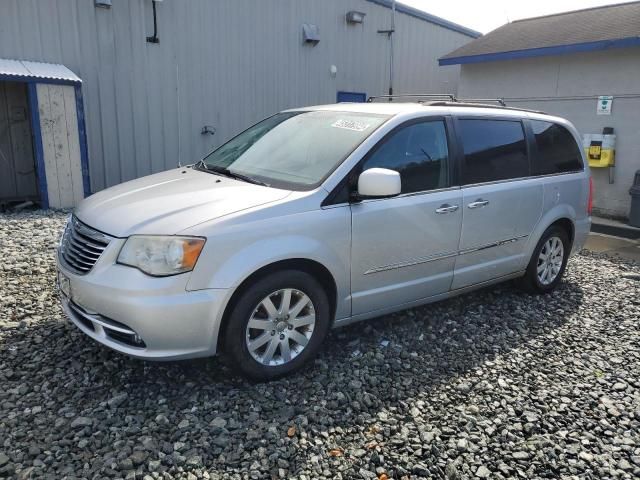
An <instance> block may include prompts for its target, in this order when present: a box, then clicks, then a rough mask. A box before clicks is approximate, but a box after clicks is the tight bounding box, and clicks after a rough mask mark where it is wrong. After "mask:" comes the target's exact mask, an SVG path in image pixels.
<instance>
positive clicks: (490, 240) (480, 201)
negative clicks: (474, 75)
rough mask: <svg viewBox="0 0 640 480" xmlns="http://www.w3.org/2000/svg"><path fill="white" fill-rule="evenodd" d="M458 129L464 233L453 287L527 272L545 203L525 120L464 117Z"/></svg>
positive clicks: (458, 121)
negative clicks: (534, 173) (533, 166)
mask: <svg viewBox="0 0 640 480" xmlns="http://www.w3.org/2000/svg"><path fill="white" fill-rule="evenodd" d="M456 131H457V134H458V138H459V141H460V144H461V147H462V149H463V155H462V164H461V166H460V170H461V183H462V186H463V188H462V208H461V209H462V233H461V236H460V245H459V254H458V256H457V258H456V264H455V271H454V278H453V284H452V289H458V288H463V287H466V286H470V285H474V284H478V283H482V282H486V281H488V280H491V279H495V278H500V277H504V276H505V275H509V274H512V273H515V272H518V271H521V270H523V269H524V268H525V266H526V264H527V263H528V258H525V255H526V248H525V247H526V245H527V239H528V237H529V235H530V234H531V233H532V232H533V230H534V228H535V226H536V224H537V223H538V220H539V219H540V216H541V213H542V203H543V184H542V182H541V181H540V180H539V179H534V178H531V177H530V175H531V169H530V164H529V147H528V144H527V141H526V137H525V130H524V125H523V123H522V121H521V120H520V119H508V118H505V119H502V118H500V119H496V118H482V117H472V118H459V119H457V122H456Z"/></svg>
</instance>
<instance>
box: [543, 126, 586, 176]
mask: <svg viewBox="0 0 640 480" xmlns="http://www.w3.org/2000/svg"><path fill="white" fill-rule="evenodd" d="M531 127H532V128H533V134H534V135H535V139H536V145H537V147H538V152H537V155H536V156H535V158H534V159H533V162H532V165H531V169H532V173H533V175H549V174H553V173H566V172H575V171H580V170H582V154H581V152H580V148H579V147H578V145H576V141H575V139H574V138H573V135H571V132H569V130H567V129H566V128H564V127H563V126H562V125H558V124H555V123H551V122H543V121H541V120H531Z"/></svg>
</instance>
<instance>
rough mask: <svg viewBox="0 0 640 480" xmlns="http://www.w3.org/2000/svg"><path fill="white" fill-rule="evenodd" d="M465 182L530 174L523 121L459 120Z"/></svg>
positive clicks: (503, 178) (479, 181)
mask: <svg viewBox="0 0 640 480" xmlns="http://www.w3.org/2000/svg"><path fill="white" fill-rule="evenodd" d="M459 125H460V137H461V139H462V147H463V150H464V164H463V169H462V180H463V183H464V184H465V185H469V184H474V183H484V182H493V181H496V180H507V179H509V178H522V177H527V176H529V161H528V159H527V144H526V141H525V137H524V130H523V128H522V123H521V122H519V121H515V120H482V119H473V120H460V122H459Z"/></svg>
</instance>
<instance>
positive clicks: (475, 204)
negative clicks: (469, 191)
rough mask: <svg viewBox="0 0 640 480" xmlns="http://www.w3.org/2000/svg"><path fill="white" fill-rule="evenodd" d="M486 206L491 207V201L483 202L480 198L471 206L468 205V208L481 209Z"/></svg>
mask: <svg viewBox="0 0 640 480" xmlns="http://www.w3.org/2000/svg"><path fill="white" fill-rule="evenodd" d="M486 205H489V200H482V199H481V198H479V199H478V200H476V201H475V202H471V203H470V204H469V205H467V207H469V208H480V207H484V206H486Z"/></svg>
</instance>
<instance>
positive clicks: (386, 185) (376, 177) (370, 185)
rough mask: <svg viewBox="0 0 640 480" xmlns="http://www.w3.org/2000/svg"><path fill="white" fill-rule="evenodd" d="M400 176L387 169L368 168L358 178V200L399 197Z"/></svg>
mask: <svg viewBox="0 0 640 480" xmlns="http://www.w3.org/2000/svg"><path fill="white" fill-rule="evenodd" d="M400 191H401V182H400V174H399V173H398V172H396V171H394V170H389V169H388V168H370V169H368V170H365V171H364V172H362V173H361V174H360V176H359V177H358V196H359V197H360V198H383V197H393V196H395V195H399V194H400Z"/></svg>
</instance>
